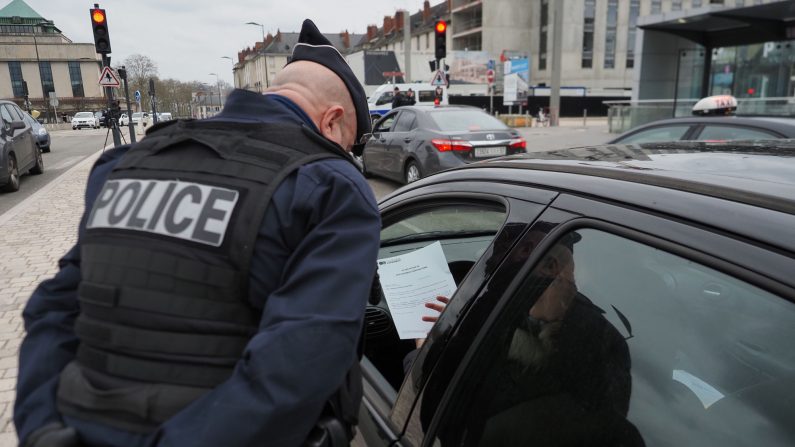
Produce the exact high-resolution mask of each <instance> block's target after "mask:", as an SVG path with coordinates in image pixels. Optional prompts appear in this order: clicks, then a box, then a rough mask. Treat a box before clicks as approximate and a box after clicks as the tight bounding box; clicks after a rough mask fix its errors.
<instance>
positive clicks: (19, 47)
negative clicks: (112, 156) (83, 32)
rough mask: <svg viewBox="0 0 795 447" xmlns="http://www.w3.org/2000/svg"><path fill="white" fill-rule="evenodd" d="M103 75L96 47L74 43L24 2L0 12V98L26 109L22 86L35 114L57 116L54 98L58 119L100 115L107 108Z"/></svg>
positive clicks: (12, 2)
mask: <svg viewBox="0 0 795 447" xmlns="http://www.w3.org/2000/svg"><path fill="white" fill-rule="evenodd" d="M86 26H88V18H86ZM100 69H101V62H100V60H99V57H98V55H97V54H96V52H95V49H94V44H93V43H74V42H72V41H71V40H70V39H69V38H68V37H66V36H65V35H63V34H62V33H61V31H60V30H59V29H58V28H57V27H56V26H55V24H54V23H53V22H52V21H51V20H46V19H45V18H43V17H42V16H41V15H40V14H39V13H37V12H36V11H34V10H33V9H32V8H31V7H30V6H28V4H27V3H25V2H24V0H12V1H11V3H9V4H8V5H6V6H5V7H3V8H2V9H0V98H3V99H10V100H13V101H15V102H16V103H17V104H19V105H20V106H22V107H23V108H25V104H24V83H23V81H24V82H25V83H27V88H28V98H29V101H30V106H31V109H38V110H40V111H42V114H43V115H44V116H45V117H46V116H48V115H50V114H51V113H54V110H53V108H52V107H50V105H49V94H50V92H55V95H56V96H57V98H58V102H59V104H58V107H57V111H58V114H59V115H61V114H73V113H74V112H77V111H82V110H90V111H93V110H98V109H101V108H104V107H105V105H104V104H105V98H104V93H103V91H102V89H101V88H100V87H99V74H100Z"/></svg>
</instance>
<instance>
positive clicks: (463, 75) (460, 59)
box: [448, 51, 493, 84]
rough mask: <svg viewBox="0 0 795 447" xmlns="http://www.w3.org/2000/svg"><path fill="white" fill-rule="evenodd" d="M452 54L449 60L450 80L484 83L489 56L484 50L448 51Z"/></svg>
mask: <svg viewBox="0 0 795 447" xmlns="http://www.w3.org/2000/svg"><path fill="white" fill-rule="evenodd" d="M448 54H452V62H450V81H455V82H456V83H460V84H485V83H486V82H487V81H486V70H487V69H488V64H489V60H491V59H493V57H491V56H489V53H488V52H486V51H448Z"/></svg>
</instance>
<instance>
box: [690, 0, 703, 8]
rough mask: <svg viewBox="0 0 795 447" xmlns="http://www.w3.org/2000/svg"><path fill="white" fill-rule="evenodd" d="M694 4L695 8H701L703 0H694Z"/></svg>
mask: <svg viewBox="0 0 795 447" xmlns="http://www.w3.org/2000/svg"><path fill="white" fill-rule="evenodd" d="M692 5H693V7H694V8H700V7H701V0H692Z"/></svg>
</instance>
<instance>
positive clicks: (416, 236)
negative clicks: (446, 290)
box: [381, 230, 496, 247]
mask: <svg viewBox="0 0 795 447" xmlns="http://www.w3.org/2000/svg"><path fill="white" fill-rule="evenodd" d="M494 234H496V231H494V230H468V231H454V230H437V231H426V232H424V233H412V234H406V235H403V236H398V237H393V238H391V239H386V240H383V241H381V246H382V247H386V246H389V245H394V244H396V243H400V242H417V241H427V240H432V239H449V238H459V237H474V236H493V235H494Z"/></svg>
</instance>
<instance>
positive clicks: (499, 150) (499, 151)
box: [475, 146, 505, 157]
mask: <svg viewBox="0 0 795 447" xmlns="http://www.w3.org/2000/svg"><path fill="white" fill-rule="evenodd" d="M500 155H505V146H495V147H476V148H475V157H499V156H500Z"/></svg>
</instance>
